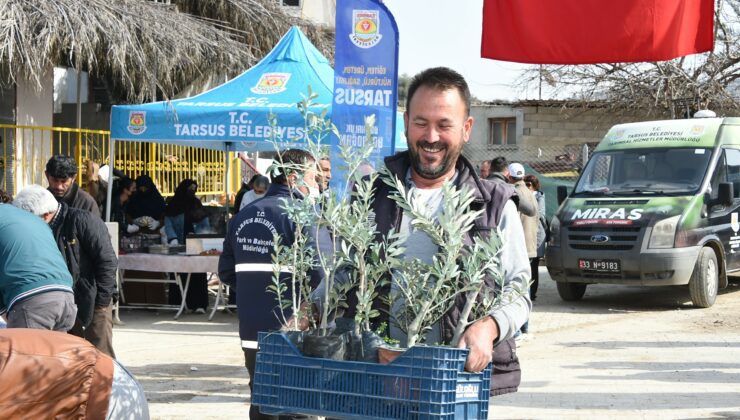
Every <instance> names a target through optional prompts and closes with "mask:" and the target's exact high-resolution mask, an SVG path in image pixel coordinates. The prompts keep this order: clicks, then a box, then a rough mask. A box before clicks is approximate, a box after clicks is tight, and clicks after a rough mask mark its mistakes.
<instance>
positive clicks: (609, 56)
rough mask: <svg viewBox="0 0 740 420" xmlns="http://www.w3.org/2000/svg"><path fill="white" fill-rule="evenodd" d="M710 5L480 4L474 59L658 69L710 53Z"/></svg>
mask: <svg viewBox="0 0 740 420" xmlns="http://www.w3.org/2000/svg"><path fill="white" fill-rule="evenodd" d="M713 28H714V0H484V3H483V36H482V39H481V57H485V58H493V59H496V60H503V61H517V62H520V63H534V64H594V63H617V62H636V61H662V60H669V59H671V58H675V57H680V56H683V55H687V54H695V53H700V52H705V51H711V50H712V47H713V42H714V40H713V31H714V29H713Z"/></svg>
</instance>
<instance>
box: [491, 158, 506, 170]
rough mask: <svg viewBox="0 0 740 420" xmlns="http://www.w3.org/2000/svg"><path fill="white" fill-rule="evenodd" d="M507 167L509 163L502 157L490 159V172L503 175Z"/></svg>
mask: <svg viewBox="0 0 740 420" xmlns="http://www.w3.org/2000/svg"><path fill="white" fill-rule="evenodd" d="M508 167H509V162H507V161H506V158H505V157H503V156H498V157H495V158H493V159H491V172H500V173H503V172H504V170H505V169H507V168H508Z"/></svg>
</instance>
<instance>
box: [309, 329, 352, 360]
mask: <svg viewBox="0 0 740 420" xmlns="http://www.w3.org/2000/svg"><path fill="white" fill-rule="evenodd" d="M346 349H347V346H346V339H345V338H344V337H342V336H337V335H324V336H320V335H312V334H306V335H305V336H304V337H303V354H304V355H305V356H309V357H320V358H322V359H330V360H344V354H345V352H346Z"/></svg>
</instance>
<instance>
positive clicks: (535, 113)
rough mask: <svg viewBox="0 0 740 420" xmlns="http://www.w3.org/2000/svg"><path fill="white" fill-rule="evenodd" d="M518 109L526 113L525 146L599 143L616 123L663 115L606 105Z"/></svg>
mask: <svg viewBox="0 0 740 420" xmlns="http://www.w3.org/2000/svg"><path fill="white" fill-rule="evenodd" d="M519 109H520V110H521V111H522V113H523V114H524V123H523V127H522V137H521V144H523V145H532V144H534V145H543V144H549V145H555V144H559V145H566V144H579V143H589V142H599V141H601V139H602V138H603V137H604V135H605V134H606V132H607V131H609V128H611V127H612V126H613V125H615V124H621V123H626V122H635V121H647V120H654V119H660V118H661V117H660V116H646V115H645V114H644V113H642V114H640V113H636V112H634V111H614V110H608V109H605V108H585V107H584V108H568V109H564V108H561V107H542V106H528V107H522V108H519Z"/></svg>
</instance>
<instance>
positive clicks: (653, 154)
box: [574, 148, 712, 196]
mask: <svg viewBox="0 0 740 420" xmlns="http://www.w3.org/2000/svg"><path fill="white" fill-rule="evenodd" d="M711 155H712V150H711V149H703V148H699V149H697V148H683V149H676V148H671V149H665V148H663V149H658V148H656V149H637V150H636V149H632V150H614V151H608V152H597V153H594V154H593V156H591V159H589V161H588V164H587V165H586V168H585V169H584V170H583V174H582V175H581V178H580V179H579V180H578V184H577V185H576V188H575V190H574V194H576V195H578V194H580V195H586V196H588V195H640V194H665V195H685V194H693V193H695V192H697V190H698V189H699V186H700V185H701V181H702V178H703V177H704V174H705V173H706V169H707V166H708V165H709V159H710V157H711Z"/></svg>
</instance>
